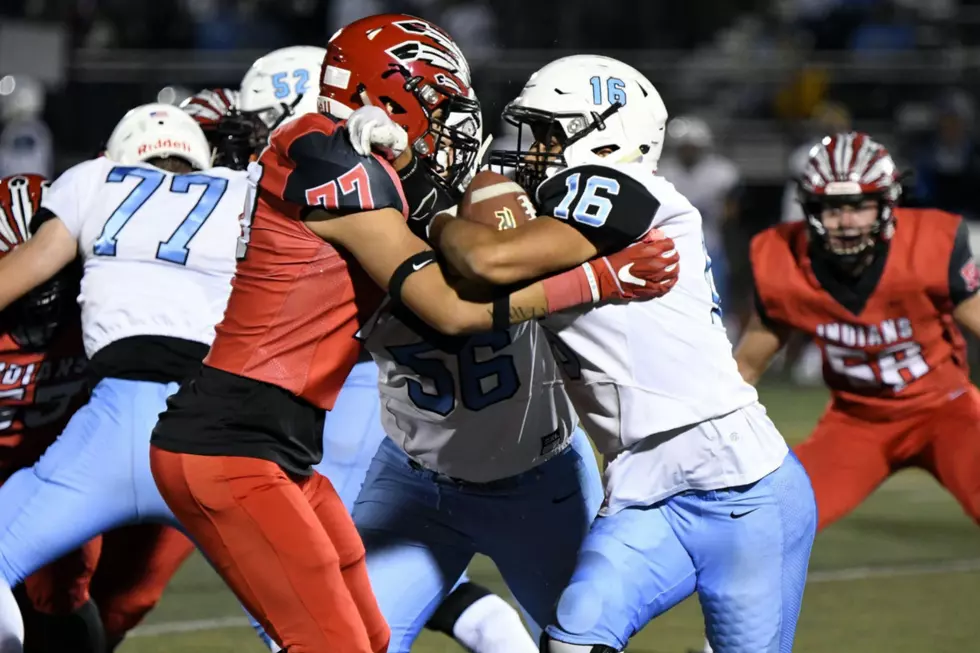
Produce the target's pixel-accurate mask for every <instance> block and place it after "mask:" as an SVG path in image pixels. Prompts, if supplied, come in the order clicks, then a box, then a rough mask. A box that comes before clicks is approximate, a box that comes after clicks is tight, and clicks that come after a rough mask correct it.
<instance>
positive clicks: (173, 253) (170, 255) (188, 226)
mask: <svg viewBox="0 0 980 653" xmlns="http://www.w3.org/2000/svg"><path fill="white" fill-rule="evenodd" d="M191 186H206V188H205V189H204V192H203V193H201V197H200V199H198V200H197V204H195V205H194V208H192V209H191V211H190V213H188V214H187V217H186V218H184V219H183V221H181V223H180V224H179V225H177V228H176V229H175V230H174V232H173V233H172V234H171V235H170V238H168V239H167V240H166V241H164V242H162V243H160V244H159V245H157V258H158V259H160V260H161V261H169V262H170V263H176V264H177V265H187V257H188V256H189V255H190V250H188V249H187V248H188V246H189V245H190V242H191V241H192V240H193V239H194V236H196V235H197V232H198V231H200V230H201V227H202V226H203V225H204V222H205V221H206V220H207V219H208V218H210V217H211V214H212V213H214V209H215V208H216V207H217V206H218V203H219V202H220V201H221V198H222V197H224V196H225V191H226V190H228V180H227V179H222V178H221V177H209V176H208V175H202V174H188V175H177V176H175V177H174V178H173V181H171V182H170V192H171V193H184V194H186V193H188V192H189V191H190V189H191Z"/></svg>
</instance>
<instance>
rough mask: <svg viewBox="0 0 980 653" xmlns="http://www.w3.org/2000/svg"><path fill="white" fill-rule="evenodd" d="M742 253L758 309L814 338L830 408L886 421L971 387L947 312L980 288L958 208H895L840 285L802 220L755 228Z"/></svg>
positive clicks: (961, 346) (775, 321)
mask: <svg viewBox="0 0 980 653" xmlns="http://www.w3.org/2000/svg"><path fill="white" fill-rule="evenodd" d="M750 255H751V260H752V272H753V275H754V277H755V284H756V295H757V297H756V303H757V308H758V311H759V315H760V317H761V318H762V320H763V322H768V323H770V324H771V325H774V326H780V325H784V326H788V327H791V328H793V329H796V330H799V331H802V332H803V333H805V334H807V335H808V336H810V337H811V338H813V340H814V341H815V342H816V343H817V344H818V345H819V346H820V348H821V349H822V350H823V374H824V380H825V382H826V383H827V387H828V388H830V390H831V393H832V395H833V406H834V408H836V409H839V410H843V411H845V412H847V413H848V414H851V415H853V416H855V417H857V418H860V419H866V420H870V421H885V420H889V419H893V418H894V416H895V411H896V410H902V411H916V410H920V409H929V408H933V407H935V406H939V405H942V404H944V403H946V402H947V401H948V400H949V398H951V397H952V396H955V395H957V394H959V393H961V392H962V391H963V390H965V389H966V388H968V387H969V384H970V381H969V378H968V375H967V370H966V359H965V355H964V354H965V352H964V343H963V338H962V336H961V334H960V331H959V329H958V327H957V326H956V324H955V322H954V321H953V317H952V311H953V309H954V308H955V306H956V305H957V304H958V303H959V302H961V301H963V300H965V299H967V298H968V297H971V296H972V295H974V294H975V293H976V292H977V290H978V288H980V273H978V271H977V267H976V265H975V264H974V262H973V256H972V254H971V252H970V246H969V241H968V237H967V231H966V225H965V224H964V223H963V222H962V220H961V219H960V218H959V217H958V216H955V215H951V214H949V213H944V212H942V211H936V210H931V209H896V210H895V234H894V236H893V237H892V239H891V241H890V242H889V243H888V245H887V246H880V251H879V252H878V254H877V256H876V258H875V260H874V262H873V263H872V264H871V265H870V266H869V268H868V269H867V270H866V271H864V272H863V273H862V275H861V276H860V277H858V278H857V279H855V280H853V282H851V283H846V284H845V283H842V282H841V281H839V280H838V278H837V277H836V276H835V275H834V272H833V270H831V269H830V268H829V266H828V262H827V261H826V259H825V258H824V257H823V256H816V257H811V255H810V245H809V239H808V237H807V228H806V223H804V222H798V223H792V224H784V225H779V226H777V227H773V228H771V229H768V230H766V231H764V232H762V233H761V234H759V235H758V236H756V237H755V239H754V240H753V241H752V246H751V252H750Z"/></svg>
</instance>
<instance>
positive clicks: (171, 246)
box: [92, 166, 228, 265]
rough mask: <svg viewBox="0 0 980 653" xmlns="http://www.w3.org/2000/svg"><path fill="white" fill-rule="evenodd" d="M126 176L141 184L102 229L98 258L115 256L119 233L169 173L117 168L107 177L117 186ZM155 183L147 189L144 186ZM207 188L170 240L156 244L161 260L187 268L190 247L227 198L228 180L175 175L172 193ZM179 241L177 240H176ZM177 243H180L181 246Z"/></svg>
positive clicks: (94, 248) (95, 249)
mask: <svg viewBox="0 0 980 653" xmlns="http://www.w3.org/2000/svg"><path fill="white" fill-rule="evenodd" d="M126 177H137V178H139V180H140V181H139V183H138V184H136V186H135V187H134V188H133V190H131V191H130V192H129V195H127V196H126V199H124V200H123V201H122V202H120V204H119V206H117V207H116V210H115V211H113V212H112V214H111V215H110V216H109V219H108V220H106V223H105V224H104V225H103V226H102V233H100V234H99V237H98V238H96V240H95V242H94V243H93V244H92V253H93V254H95V255H96V256H115V255H116V243H117V241H118V240H119V233H120V232H121V231H122V230H123V228H124V227H125V226H126V225H127V224H128V223H129V221H130V220H131V219H132V217H133V216H134V215H136V213H137V211H139V210H140V208H142V206H143V205H144V204H146V201H147V200H148V199H150V197H151V196H152V195H153V193H155V192H156V191H157V190H158V189H159V188H160V185H161V184H162V183H163V180H164V178H165V177H166V174H165V173H164V172H163V171H161V170H154V169H153V168H138V167H135V166H115V167H114V168H113V169H112V170H110V171H109V175H108V176H107V177H106V181H107V182H111V183H118V182H121V181H123V180H124V179H125V178H126ZM148 183H149V184H152V187H150V188H148V189H147V188H146V187H145V184H148ZM199 185H206V186H207V188H205V190H204V192H203V193H201V197H199V198H198V200H197V202H196V203H195V204H194V206H193V207H192V208H191V210H190V211H189V212H188V213H187V215H186V216H185V217H184V219H183V220H181V221H180V224H179V225H177V228H176V229H175V230H174V232H173V233H172V234H170V238H168V239H167V240H165V241H163V242H161V243H160V244H159V245H157V253H156V258H157V259H158V260H160V261H166V262H168V263H174V264H177V265H187V257H188V255H189V254H190V251H189V250H188V245H189V244H190V241H191V240H192V239H193V238H194V236H196V235H197V232H198V231H200V229H201V227H202V226H203V225H204V223H205V221H207V219H208V218H209V217H211V214H212V213H214V209H215V208H216V207H217V206H218V203H219V202H220V201H221V198H222V197H224V194H225V191H226V190H227V189H228V180H227V179H223V178H221V177H210V176H208V175H204V174H200V173H190V174H186V175H174V176H173V178H172V179H171V180H170V189H169V190H170V192H172V193H184V194H186V193H187V192H188V191H189V190H190V188H191V186H199ZM175 239H176V241H175ZM176 243H181V244H180V245H179V246H178V245H177V244H176Z"/></svg>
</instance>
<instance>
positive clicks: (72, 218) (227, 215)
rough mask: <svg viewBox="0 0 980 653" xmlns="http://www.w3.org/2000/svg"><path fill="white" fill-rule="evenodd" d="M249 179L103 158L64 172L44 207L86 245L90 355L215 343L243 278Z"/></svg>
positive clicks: (83, 301)
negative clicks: (163, 340) (171, 341)
mask: <svg viewBox="0 0 980 653" xmlns="http://www.w3.org/2000/svg"><path fill="white" fill-rule="evenodd" d="M246 186H247V184H246V175H245V173H244V172H238V171H234V170H229V169H227V168H212V169H210V170H207V171H206V172H194V173H189V174H174V173H170V172H166V171H164V170H160V169H159V168H156V167H154V166H151V165H149V164H138V165H132V166H124V165H119V164H117V163H116V162H114V161H112V160H110V159H108V158H106V157H99V158H97V159H92V160H90V161H85V162H83V163H80V164H78V165H76V166H74V167H73V168H71V169H69V170H68V171H67V172H65V173H64V174H63V175H61V176H60V177H59V178H58V179H57V181H55V182H54V184H52V186H51V188H50V190H49V191H48V192H47V193H46V194H45V197H44V200H43V202H42V206H43V207H44V208H46V209H48V210H50V211H51V212H52V213H54V215H56V216H57V217H58V219H60V220H61V221H62V222H63V223H64V224H65V226H66V227H67V228H68V231H69V232H70V233H71V234H72V236H74V237H75V239H76V240H77V241H78V250H79V252H80V253H81V255H82V259H83V261H84V275H83V277H82V287H81V294H80V295H79V298H78V303H79V305H80V306H81V308H82V332H83V338H84V343H85V353H86V354H87V355H88V357H89V358H91V357H92V356H93V355H94V354H95V353H96V352H97V351H99V350H100V349H102V348H103V347H105V346H106V345H108V344H110V343H112V342H115V341H117V340H121V339H122V338H128V337H131V336H170V337H174V338H182V339H184V340H191V341H195V342H200V343H203V344H206V345H210V344H211V341H212V340H213V339H214V325H215V324H217V323H218V322H219V321H220V320H221V318H222V316H223V315H224V310H225V304H227V302H228V295H229V293H230V292H231V278H232V276H233V275H234V273H235V248H236V244H237V239H238V235H239V232H240V226H239V223H238V219H239V216H240V215H241V213H242V209H243V207H244V206H245V191H246Z"/></svg>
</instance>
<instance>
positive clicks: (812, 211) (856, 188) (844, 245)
mask: <svg viewBox="0 0 980 653" xmlns="http://www.w3.org/2000/svg"><path fill="white" fill-rule="evenodd" d="M798 183H799V198H800V203H801V204H802V205H803V213H804V214H805V215H806V219H807V222H808V223H809V226H810V230H811V233H812V234H813V235H814V236H815V237H817V238H820V239H821V240H822V241H823V242H824V244H825V245H826V249H828V250H829V251H830V252H831V253H833V254H836V255H838V256H841V257H844V258H854V257H856V256H859V255H860V254H861V253H862V252H864V251H865V250H867V249H868V248H869V247H871V246H872V245H874V243H875V242H876V240H880V241H887V240H889V239H891V237H892V234H893V233H894V231H895V223H894V208H895V205H896V204H897V203H898V198H899V197H900V196H901V194H902V186H901V184H900V183H899V174H898V169H897V167H896V166H895V161H894V160H893V159H892V157H891V155H890V154H889V153H888V150H887V149H885V147H884V146H883V145H881V143H878V142H877V141H875V140H873V139H872V138H871V137H870V136H868V135H867V134H864V133H861V132H849V133H841V134H834V135H833V136H826V137H824V139H823V140H822V141H820V143H818V144H817V145H815V146H814V147H813V149H811V150H810V158H809V160H808V161H807V163H806V166H805V167H804V168H803V173H802V175H801V176H800V178H799V180H798ZM869 200H872V201H875V202H877V204H878V217H877V219H876V220H875V221H874V223H873V224H872V225H871V227H870V228H869V229H867V230H865V232H864V233H856V234H854V235H850V234H848V235H844V236H842V235H841V234H833V236H834V238H831V236H832V234H829V233H828V230H827V227H826V225H825V224H824V221H823V217H822V216H823V211H824V209H827V208H835V207H842V206H853V207H859V206H861V205H862V204H864V203H865V202H867V201H869ZM831 240H833V241H834V243H831Z"/></svg>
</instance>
